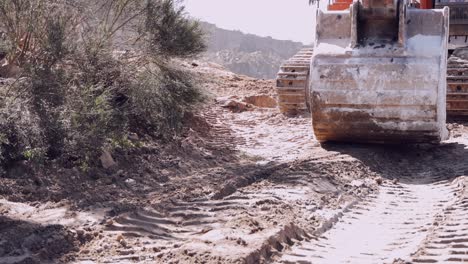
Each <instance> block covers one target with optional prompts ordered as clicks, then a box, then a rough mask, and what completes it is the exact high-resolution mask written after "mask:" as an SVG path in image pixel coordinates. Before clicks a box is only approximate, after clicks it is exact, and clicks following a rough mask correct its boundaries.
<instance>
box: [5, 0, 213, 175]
mask: <svg viewBox="0 0 468 264" xmlns="http://www.w3.org/2000/svg"><path fill="white" fill-rule="evenodd" d="M70 3H71V2H69V1H66V0H53V1H50V0H31V1H30V0H27V1H26V0H15V1H11V0H0V27H1V28H6V29H7V42H8V45H9V47H11V49H10V50H9V51H8V62H9V63H13V64H15V65H18V66H20V67H21V69H22V78H21V82H17V83H16V84H15V85H13V86H12V87H13V88H12V89H9V91H10V92H9V93H5V95H4V97H3V98H4V99H3V101H2V104H0V165H2V166H7V165H8V164H9V163H11V162H14V161H16V160H18V159H27V160H34V161H37V162H41V161H45V162H46V161H47V160H57V159H59V160H62V161H64V162H66V163H70V161H71V164H72V165H74V166H79V167H80V168H82V170H83V171H86V170H89V168H90V167H92V166H96V165H97V160H98V159H97V158H98V156H99V155H100V154H101V152H102V150H103V149H108V148H112V147H126V148H130V147H136V146H137V145H138V144H137V145H135V144H129V141H128V140H127V135H128V133H130V132H138V133H140V134H144V135H148V136H155V137H157V138H161V139H165V140H170V139H172V138H173V136H174V135H176V134H177V133H178V132H179V131H180V130H181V129H182V127H183V123H182V121H183V119H184V116H185V115H186V113H187V112H189V111H192V110H193V109H192V108H193V107H192V105H193V104H195V103H196V102H198V101H199V100H200V99H201V95H200V93H199V91H198V89H197V87H196V85H195V83H194V82H193V80H192V78H191V77H190V75H189V74H188V73H186V72H184V71H182V70H180V69H178V68H177V67H176V66H173V65H172V64H171V58H173V57H191V56H194V55H196V54H198V53H199V52H201V51H203V50H204V48H205V44H204V42H203V34H202V32H201V30H200V27H199V26H198V24H197V23H196V22H193V21H191V20H189V19H188V18H187V17H186V15H185V13H184V10H183V8H182V7H179V6H178V5H176V4H175V3H174V1H173V0H97V1H96V2H93V4H89V5H87V3H88V2H86V1H76V5H74V6H72V5H70ZM97 7H99V9H95V8H97ZM96 12H101V13H102V14H103V15H102V16H96V15H95V14H96ZM2 15H3V17H2ZM97 20H98V21H97ZM77 21H81V22H80V23H79V24H77ZM96 25H98V26H97V27H96ZM127 26H131V27H127ZM91 28H94V29H93V30H91ZM127 28H130V29H135V28H139V29H140V30H142V31H132V32H131V34H130V35H133V36H135V34H137V35H136V36H137V38H136V39H137V40H138V41H139V44H135V46H134V47H135V49H139V48H141V47H147V49H144V50H141V49H140V50H139V51H135V52H132V54H134V55H135V56H133V58H132V59H118V58H116V56H114V55H113V52H114V50H113V48H112V47H113V45H112V44H113V43H112V42H113V40H114V37H115V36H116V34H117V32H119V31H122V30H124V29H125V30H127ZM140 34H141V35H140ZM0 89H2V88H0ZM0 91H1V90H0ZM11 91H13V92H11ZM6 102H9V103H8V104H7V103H6ZM12 105H14V106H21V107H16V108H15V107H13V108H11V106H12ZM28 125H29V126H30V128H32V129H26V128H27V127H28ZM130 143H131V142H130Z"/></svg>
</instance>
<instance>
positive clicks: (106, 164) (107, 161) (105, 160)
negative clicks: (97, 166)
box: [99, 150, 117, 169]
mask: <svg viewBox="0 0 468 264" xmlns="http://www.w3.org/2000/svg"><path fill="white" fill-rule="evenodd" d="M99 159H100V160H101V165H102V167H103V168H104V169H109V168H112V167H114V166H116V165H117V162H115V160H114V158H112V155H111V153H110V152H109V151H108V150H104V151H103V152H102V155H101V157H100V158H99Z"/></svg>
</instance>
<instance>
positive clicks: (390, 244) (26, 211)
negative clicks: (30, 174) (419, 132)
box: [0, 63, 468, 263]
mask: <svg viewBox="0 0 468 264" xmlns="http://www.w3.org/2000/svg"><path fill="white" fill-rule="evenodd" d="M186 67H188V68H191V69H192V70H193V71H194V72H195V73H196V74H198V75H199V76H200V78H203V79H204V83H205V84H204V88H205V89H206V91H207V93H208V94H209V99H208V103H207V104H205V105H204V106H202V107H201V110H200V113H199V114H198V115H197V116H194V117H193V123H194V124H195V125H194V126H193V129H192V130H190V131H189V132H188V133H187V135H185V137H184V139H183V141H182V143H181V145H180V146H178V150H177V151H172V152H171V151H169V150H167V151H166V152H161V150H158V151H160V152H157V154H151V153H152V152H151V151H153V150H152V149H149V150H147V152H145V153H143V154H141V159H145V160H147V163H149V164H153V165H154V164H157V165H158V167H157V172H151V173H150V172H147V173H145V172H144V171H145V169H141V172H140V168H136V170H137V171H139V172H140V174H143V175H144V176H141V177H138V175H134V174H130V175H127V174H124V175H123V176H119V175H120V174H122V173H121V172H119V171H117V172H113V173H111V174H110V175H108V176H107V177H109V178H110V180H106V179H107V178H98V179H97V180H96V179H89V180H87V181H86V182H85V183H84V184H85V185H83V186H84V187H82V188H81V187H80V188H77V190H78V192H79V193H80V195H78V194H73V191H67V192H64V191H63V192H60V190H61V189H60V187H61V186H62V187H61V188H62V189H64V188H65V187H63V186H64V185H60V184H55V185H53V186H54V188H57V189H58V190H56V192H54V193H60V195H57V198H56V199H54V200H50V199H47V198H48V197H49V196H45V198H40V197H34V195H29V196H28V192H29V193H32V194H35V193H39V191H36V189H33V190H31V189H27V188H26V189H21V192H19V191H14V190H11V188H7V187H8V186H10V187H11V186H15V184H16V185H18V184H20V183H22V182H24V180H22V179H16V178H6V179H0V180H1V181H2V182H1V183H3V186H4V190H2V189H1V188H0V263H48V262H49V263H405V261H409V262H411V261H414V262H418V261H420V262H424V261H426V262H436V261H439V262H440V263H445V262H444V261H447V260H448V259H451V260H453V261H462V260H464V259H466V258H468V256H467V257H464V256H465V254H466V253H467V250H466V248H468V242H467V241H468V233H467V232H465V231H464V230H465V229H464V224H465V222H466V221H465V220H464V219H467V218H466V214H465V212H464V208H465V207H466V200H465V199H467V198H466V191H465V178H464V175H466V174H467V173H468V163H467V162H466V160H468V159H467V158H468V153H467V150H466V146H467V145H466V143H467V142H468V129H467V128H465V126H463V125H460V124H450V127H449V128H450V129H451V131H452V136H451V139H450V140H449V141H448V142H446V143H444V144H442V145H438V146H392V147H389V146H375V145H374V146H373V145H355V144H325V145H320V144H318V143H317V142H316V141H315V140H314V137H313V134H312V130H311V122H310V118H309V117H308V116H299V117H285V116H283V115H281V114H280V113H279V112H278V110H277V109H276V107H275V106H274V105H273V104H272V102H274V99H275V96H274V94H275V92H274V86H273V85H274V83H273V82H272V81H269V80H256V79H252V78H248V77H245V76H238V75H235V74H232V73H230V72H227V71H225V70H224V69H222V68H221V67H219V66H217V65H213V64H206V63H199V65H198V66H197V67H193V66H191V64H187V65H186ZM272 100H273V101H272ZM233 101H234V102H236V103H240V105H241V106H242V109H239V108H238V107H237V106H236V107H232V104H231V105H229V103H230V102H233ZM154 151H155V150H154ZM155 152H156V151H155ZM161 153H169V154H171V155H173V156H170V155H169V154H168V156H169V157H172V158H167V159H165V160H161V159H160V158H159V159H156V158H155V156H158V157H160V156H161ZM174 153H175V154H174ZM144 164H146V163H144ZM163 165H164V166H163ZM18 188H19V187H18ZM89 189H93V190H98V191H96V192H94V193H93V192H89ZM23 192H26V194H24V193H23ZM71 197H73V199H72V198H71ZM96 197H100V198H99V199H97V198H96ZM85 201H86V202H85ZM465 240H466V241H465ZM465 245H466V246H465ZM457 248H458V249H459V250H457Z"/></svg>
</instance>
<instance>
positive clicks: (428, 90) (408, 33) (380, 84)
mask: <svg viewBox="0 0 468 264" xmlns="http://www.w3.org/2000/svg"><path fill="white" fill-rule="evenodd" d="M365 4H366V3H363V4H362V3H359V2H355V3H353V5H352V6H351V7H350V10H346V11H325V12H323V11H318V15H317V30H316V34H317V36H316V43H315V47H314V54H313V57H312V60H311V72H310V84H309V93H310V96H309V98H310V102H309V103H310V105H311V107H312V119H313V120H312V123H313V129H314V132H315V135H316V138H317V139H318V140H319V141H352V142H371V143H405V142H411V143H423V142H424V143H427V142H431V143H433V142H440V141H441V140H444V139H446V138H447V137H448V132H447V129H446V125H445V119H446V98H445V93H446V70H447V55H446V53H447V39H448V9H447V8H445V9H442V10H419V9H410V8H407V6H406V5H403V4H399V6H398V7H395V8H394V9H390V11H388V10H389V8H388V7H385V8H382V7H379V8H380V9H379V8H374V9H372V8H371V9H366V5H365ZM369 10H370V11H369ZM385 12H387V13H385ZM391 12H396V18H397V19H396V20H391V19H387V18H389V17H390V18H391V16H392V14H391ZM382 13H384V14H385V16H386V17H384V18H382V17H379V16H378V14H382ZM376 14H377V15H376Z"/></svg>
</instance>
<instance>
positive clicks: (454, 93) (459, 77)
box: [447, 50, 468, 119]
mask: <svg viewBox="0 0 468 264" xmlns="http://www.w3.org/2000/svg"><path fill="white" fill-rule="evenodd" d="M466 53H467V54H468V50H466ZM447 117H449V118H452V119H460V118H467V117H468V57H466V58H462V56H460V55H459V52H457V51H455V52H454V53H453V54H452V55H451V56H450V58H449V59H448V62H447Z"/></svg>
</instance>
